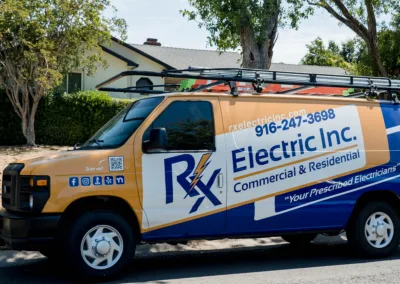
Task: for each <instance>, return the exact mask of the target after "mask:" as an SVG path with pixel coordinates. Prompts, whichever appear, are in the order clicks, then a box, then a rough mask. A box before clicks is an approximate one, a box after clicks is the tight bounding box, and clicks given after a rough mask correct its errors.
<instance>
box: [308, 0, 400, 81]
mask: <svg viewBox="0 0 400 284" xmlns="http://www.w3.org/2000/svg"><path fill="white" fill-rule="evenodd" d="M307 3H308V4H309V6H310V7H319V8H321V9H324V10H326V11H327V12H328V13H329V14H330V15H331V16H332V17H334V18H335V19H337V20H338V21H339V23H340V24H343V25H346V26H347V27H348V28H349V29H351V30H352V31H353V32H354V33H355V34H356V35H357V36H358V37H359V38H360V39H361V40H363V41H364V43H365V45H366V46H367V47H368V53H369V56H370V64H371V68H372V73H373V74H374V75H379V76H387V75H388V72H387V71H388V70H386V69H385V64H384V62H383V60H382V58H381V56H380V51H379V48H378V43H379V39H378V31H379V28H381V27H384V26H385V22H382V21H380V19H381V18H382V17H381V16H383V15H392V16H393V17H394V18H395V19H396V17H397V27H398V26H399V21H400V20H399V19H398V17H399V16H398V14H399V11H400V1H399V0H307ZM395 25H396V23H395Z"/></svg>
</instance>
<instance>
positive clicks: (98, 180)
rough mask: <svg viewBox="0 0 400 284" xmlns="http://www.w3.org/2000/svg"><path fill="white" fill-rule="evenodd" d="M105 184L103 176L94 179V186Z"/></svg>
mask: <svg viewBox="0 0 400 284" xmlns="http://www.w3.org/2000/svg"><path fill="white" fill-rule="evenodd" d="M102 184H103V178H102V177H101V176H94V177H93V185H97V186H98V185H102Z"/></svg>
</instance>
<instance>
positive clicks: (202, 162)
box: [190, 153, 212, 190]
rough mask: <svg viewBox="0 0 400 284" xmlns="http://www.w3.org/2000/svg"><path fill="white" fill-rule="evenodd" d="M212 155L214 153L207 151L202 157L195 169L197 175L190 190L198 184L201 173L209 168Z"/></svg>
mask: <svg viewBox="0 0 400 284" xmlns="http://www.w3.org/2000/svg"><path fill="white" fill-rule="evenodd" d="M211 155H212V153H207V154H204V155H203V156H202V157H201V159H200V162H199V164H198V165H197V167H196V170H195V171H194V175H195V177H194V179H193V180H192V182H191V183H190V186H191V187H190V190H192V189H193V188H194V187H195V186H196V184H197V182H198V181H199V180H200V178H201V174H202V173H203V172H204V170H205V169H206V168H207V166H208V164H209V163H210V162H208V160H209V159H210V157H211Z"/></svg>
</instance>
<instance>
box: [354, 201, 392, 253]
mask: <svg viewBox="0 0 400 284" xmlns="http://www.w3.org/2000/svg"><path fill="white" fill-rule="evenodd" d="M374 226H375V227H374ZM346 233H347V239H348V241H349V244H350V245H351V246H352V247H354V248H355V249H356V251H357V252H358V253H359V254H361V255H362V256H365V257H370V258H381V257H387V256H389V255H391V254H392V253H394V252H395V251H396V249H397V247H398V245H399V241H400V235H399V234H400V220H399V215H398V213H397V212H396V211H395V210H394V208H393V207H392V206H391V205H390V204H388V203H386V202H382V201H375V202H370V203H367V204H365V205H364V206H363V207H362V208H361V209H360V210H359V211H358V212H357V213H356V216H355V218H354V220H353V221H352V222H351V223H350V224H349V227H348V230H347V232H346Z"/></svg>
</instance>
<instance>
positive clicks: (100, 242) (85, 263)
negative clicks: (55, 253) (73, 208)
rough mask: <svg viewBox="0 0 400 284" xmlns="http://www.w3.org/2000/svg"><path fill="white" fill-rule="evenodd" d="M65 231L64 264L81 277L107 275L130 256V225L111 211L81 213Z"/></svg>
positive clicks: (132, 238) (132, 236) (132, 244)
mask: <svg viewBox="0 0 400 284" xmlns="http://www.w3.org/2000/svg"><path fill="white" fill-rule="evenodd" d="M68 232H69V236H67V237H66V238H65V239H66V241H65V256H66V260H67V263H68V264H69V265H71V266H72V268H73V269H74V270H75V271H76V272H77V273H78V274H79V275H81V276H83V277H85V278H89V279H92V280H93V279H99V278H108V277H111V276H113V275H115V274H117V273H118V272H119V271H121V270H122V268H123V267H124V266H125V265H126V264H128V263H129V262H130V261H131V260H132V258H133V256H134V253H135V248H136V240H135V234H134V233H133V230H132V227H131V226H130V225H129V224H128V222H127V221H126V220H125V219H124V218H123V217H122V216H121V215H119V214H117V213H114V212H112V211H106V210H95V211H91V212H88V213H85V214H83V215H82V216H80V217H79V218H78V219H77V220H76V221H75V222H74V223H73V224H72V226H71V227H70V228H69V230H68Z"/></svg>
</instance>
